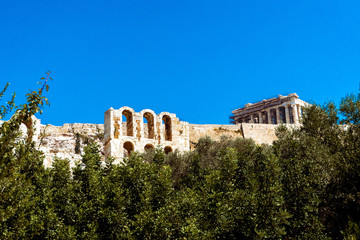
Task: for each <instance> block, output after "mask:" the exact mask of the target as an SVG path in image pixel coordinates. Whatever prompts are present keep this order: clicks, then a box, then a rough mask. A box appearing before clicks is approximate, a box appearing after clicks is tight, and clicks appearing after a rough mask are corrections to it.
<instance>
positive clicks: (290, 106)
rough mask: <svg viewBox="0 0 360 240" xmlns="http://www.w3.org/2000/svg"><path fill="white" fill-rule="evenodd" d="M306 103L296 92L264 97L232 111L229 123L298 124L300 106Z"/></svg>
mask: <svg viewBox="0 0 360 240" xmlns="http://www.w3.org/2000/svg"><path fill="white" fill-rule="evenodd" d="M306 105H307V103H306V102H304V101H303V100H300V99H299V96H298V95H297V94H296V93H291V94H289V95H288V96H282V95H279V96H278V97H277V98H270V99H264V100H262V101H261V102H257V103H254V104H252V103H248V104H246V105H245V107H243V108H239V109H235V110H234V111H232V114H233V116H231V117H230V119H231V123H234V124H239V123H259V124H279V123H287V124H299V119H300V118H301V114H302V113H301V112H302V110H301V109H302V107H304V106H306Z"/></svg>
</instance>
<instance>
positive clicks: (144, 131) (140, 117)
mask: <svg viewBox="0 0 360 240" xmlns="http://www.w3.org/2000/svg"><path fill="white" fill-rule="evenodd" d="M158 146H160V147H161V148H163V149H164V152H165V153H169V152H172V151H174V150H179V151H189V150H190V142H189V123H187V122H183V121H180V120H179V119H178V118H177V117H176V115H175V114H173V113H168V112H162V113H160V114H158V115H156V114H155V113H154V111H152V110H150V109H144V110H142V111H141V112H135V111H134V110H133V109H132V108H130V107H122V108H120V109H118V110H115V109H113V108H110V109H109V110H107V111H106V112H105V125H104V151H105V155H106V156H112V157H114V158H115V159H116V160H117V161H121V159H122V158H123V157H124V156H127V155H129V153H130V152H132V151H139V152H143V151H144V150H146V149H153V148H155V147H158Z"/></svg>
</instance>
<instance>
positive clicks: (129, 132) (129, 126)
mask: <svg viewBox="0 0 360 240" xmlns="http://www.w3.org/2000/svg"><path fill="white" fill-rule="evenodd" d="M122 115H123V126H124V128H123V129H124V131H125V132H124V133H123V134H124V135H125V136H134V131H133V129H134V128H133V114H132V112H130V111H129V110H124V111H123V112H122ZM124 117H125V118H126V121H124V120H125V119H124Z"/></svg>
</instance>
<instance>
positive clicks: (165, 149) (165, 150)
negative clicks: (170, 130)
mask: <svg viewBox="0 0 360 240" xmlns="http://www.w3.org/2000/svg"><path fill="white" fill-rule="evenodd" d="M172 151H173V150H172V148H171V147H169V146H166V147H165V148H164V152H165V154H168V153H171V152H172Z"/></svg>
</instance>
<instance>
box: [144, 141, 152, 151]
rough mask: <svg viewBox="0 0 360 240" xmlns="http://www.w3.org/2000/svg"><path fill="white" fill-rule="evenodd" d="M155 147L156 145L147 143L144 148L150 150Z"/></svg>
mask: <svg viewBox="0 0 360 240" xmlns="http://www.w3.org/2000/svg"><path fill="white" fill-rule="evenodd" d="M153 149H154V146H153V145H152V144H150V143H149V144H146V145H145V147H144V150H145V151H148V150H153Z"/></svg>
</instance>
